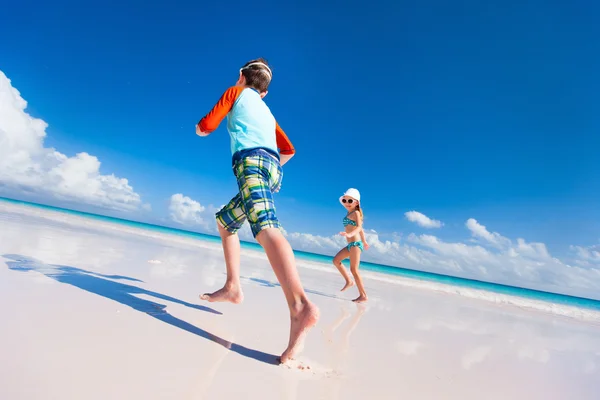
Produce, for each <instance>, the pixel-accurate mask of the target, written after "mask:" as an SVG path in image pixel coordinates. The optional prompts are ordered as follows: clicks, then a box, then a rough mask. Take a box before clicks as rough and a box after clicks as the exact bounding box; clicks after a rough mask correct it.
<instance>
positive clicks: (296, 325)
mask: <svg viewBox="0 0 600 400" xmlns="http://www.w3.org/2000/svg"><path fill="white" fill-rule="evenodd" d="M318 320H319V309H318V308H317V306H316V305H314V304H313V303H310V302H308V303H306V304H305V305H304V308H303V309H302V310H301V311H300V312H299V313H298V314H296V315H295V316H294V317H292V324H291V327H290V342H289V345H288V348H287V349H285V351H284V352H283V354H282V355H281V362H282V363H286V362H287V361H288V360H291V359H292V358H293V357H294V356H295V355H296V354H297V353H298V351H299V350H300V348H301V347H302V344H303V342H304V337H305V336H306V333H307V332H308V331H309V329H310V328H312V327H314V326H315V325H316V324H317V321H318Z"/></svg>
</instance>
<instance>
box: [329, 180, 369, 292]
mask: <svg viewBox="0 0 600 400" xmlns="http://www.w3.org/2000/svg"><path fill="white" fill-rule="evenodd" d="M340 203H342V206H344V208H346V210H347V211H348V214H347V215H346V216H345V217H344V220H343V223H344V229H345V230H344V232H340V235H342V236H345V237H346V240H347V241H348V245H347V246H346V247H344V248H343V249H342V250H340V251H339V253H337V255H336V256H335V258H334V259H333V265H335V267H336V268H337V269H338V271H340V274H342V276H343V277H344V279H345V280H346V285H344V287H343V288H342V292H343V291H344V290H346V289H348V288H349V287H352V286H354V282H352V280H351V279H350V276H349V275H348V272H346V269H345V268H344V266H343V265H342V261H343V260H345V259H346V258H348V257H350V272H352V276H353V277H354V280H355V281H356V284H357V285H358V292H359V294H360V296H358V297H357V298H356V299H354V300H352V301H355V302H357V303H363V302H365V301H367V293H366V292H365V287H364V286H363V281H362V278H361V276H360V275H359V274H358V265H359V264H360V254H361V252H362V251H363V250H367V249H368V248H369V245H368V244H367V241H366V240H365V232H364V231H363V225H362V221H363V214H362V210H361V208H360V193H359V192H358V190H356V189H348V190H347V191H346V193H344V195H343V196H342V197H340ZM359 236H360V239H359Z"/></svg>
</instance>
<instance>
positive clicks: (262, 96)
mask: <svg viewBox="0 0 600 400" xmlns="http://www.w3.org/2000/svg"><path fill="white" fill-rule="evenodd" d="M267 93H269V91H268V90H265V91H264V92H262V93H261V94H260V98H261V99H264V98H265V96H266V95H267Z"/></svg>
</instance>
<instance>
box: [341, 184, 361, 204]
mask: <svg viewBox="0 0 600 400" xmlns="http://www.w3.org/2000/svg"><path fill="white" fill-rule="evenodd" d="M344 196H347V197H352V198H353V199H354V200H357V201H360V192H359V191H358V190H357V189H354V188H350V189H348V190H346V193H344V194H343V195H342V196H340V203H342V199H343V198H344ZM342 204H344V203H342Z"/></svg>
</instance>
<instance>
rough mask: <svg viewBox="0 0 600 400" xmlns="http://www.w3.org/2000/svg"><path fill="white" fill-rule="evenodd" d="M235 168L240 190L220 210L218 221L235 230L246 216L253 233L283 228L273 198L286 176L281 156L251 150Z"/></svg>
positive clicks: (235, 164)
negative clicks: (278, 157)
mask: <svg viewBox="0 0 600 400" xmlns="http://www.w3.org/2000/svg"><path fill="white" fill-rule="evenodd" d="M233 172H234V174H235V177H236V179H237V184H238V189H239V193H238V194H237V195H235V197H234V198H233V199H231V201H230V202H229V203H227V205H226V206H224V207H223V208H222V209H221V210H219V211H218V212H217V214H216V218H217V222H218V223H219V225H221V226H222V227H223V228H224V229H226V230H227V231H228V232H231V233H236V232H237V231H238V230H239V229H240V228H241V227H242V225H243V224H244V222H245V221H246V220H247V221H248V223H249V224H250V228H251V229H252V235H254V237H256V236H257V235H258V233H259V232H260V231H262V230H263V229H266V228H278V229H281V224H280V223H279V220H278V219H277V215H276V213H275V203H274V201H273V193H274V192H276V191H278V190H279V188H280V187H281V181H282V179H283V170H282V168H281V165H280V163H279V160H277V158H275V157H274V156H273V155H271V154H269V153H268V152H267V151H264V150H257V151H252V152H250V153H248V154H247V155H246V156H244V157H243V158H241V159H239V160H237V161H235V162H234V165H233Z"/></svg>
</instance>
